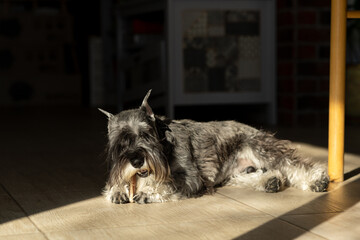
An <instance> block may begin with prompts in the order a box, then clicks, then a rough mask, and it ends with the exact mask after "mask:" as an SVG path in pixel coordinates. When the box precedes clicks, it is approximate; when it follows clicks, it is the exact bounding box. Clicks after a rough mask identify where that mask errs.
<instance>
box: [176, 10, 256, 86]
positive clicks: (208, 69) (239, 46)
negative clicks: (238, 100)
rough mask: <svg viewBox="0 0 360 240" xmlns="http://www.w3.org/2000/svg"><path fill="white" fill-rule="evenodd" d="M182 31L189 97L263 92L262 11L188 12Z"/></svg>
mask: <svg viewBox="0 0 360 240" xmlns="http://www.w3.org/2000/svg"><path fill="white" fill-rule="evenodd" d="M182 27H183V28H182V33H183V41H182V44H183V46H182V51H183V56H184V59H183V68H184V69H183V76H184V79H183V82H184V91H185V92H186V93H198V92H259V91H260V78H261V54H260V13H259V11H251V10H247V11H244V10H237V11H236V10H235V11H233V10H231V11H224V10H185V11H183V13H182Z"/></svg>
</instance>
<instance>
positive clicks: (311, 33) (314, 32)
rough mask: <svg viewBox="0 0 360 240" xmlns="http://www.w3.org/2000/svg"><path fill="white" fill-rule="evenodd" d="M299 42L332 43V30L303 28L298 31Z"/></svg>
mask: <svg viewBox="0 0 360 240" xmlns="http://www.w3.org/2000/svg"><path fill="white" fill-rule="evenodd" d="M298 40H300V41H304V42H326V43H329V42H330V29H328V28H322V29H317V28H301V29H299V30H298Z"/></svg>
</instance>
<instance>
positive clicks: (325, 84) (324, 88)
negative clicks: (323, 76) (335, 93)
mask: <svg viewBox="0 0 360 240" xmlns="http://www.w3.org/2000/svg"><path fill="white" fill-rule="evenodd" d="M319 91H320V92H329V79H327V80H321V81H320V82H319Z"/></svg>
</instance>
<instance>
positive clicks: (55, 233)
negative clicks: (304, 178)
mask: <svg viewBox="0 0 360 240" xmlns="http://www.w3.org/2000/svg"><path fill="white" fill-rule="evenodd" d="M0 123H1V124H0V133H1V135H0V136H1V137H0V162H1V165H0V166H1V167H0V239H360V202H359V200H360V174H359V172H360V171H359V167H360V149H359V147H358V144H359V140H360V137H359V136H360V134H359V129H348V134H347V144H346V146H347V151H348V152H349V153H347V154H346V157H345V161H346V168H345V172H346V173H347V175H346V176H347V178H348V179H347V180H346V181H345V182H344V183H343V184H340V185H332V188H334V189H333V190H332V191H330V192H328V193H311V192H301V191H298V190H295V189H291V188H289V189H286V190H285V191H283V192H280V193H276V194H266V193H262V192H255V191H252V190H249V189H238V188H235V187H225V188H221V189H218V191H217V193H215V194H214V195H212V196H209V195H206V196H203V197H200V198H196V199H188V200H184V201H180V202H171V203H163V204H149V205H137V204H126V205H115V204H110V203H108V202H106V201H105V200H104V199H103V198H102V197H101V196H100V192H101V188H102V187H103V185H104V181H105V178H106V166H105V164H104V163H103V161H104V155H103V149H104V146H105V140H106V139H105V132H106V125H105V124H106V120H105V119H104V118H103V116H102V115H101V114H99V113H97V112H96V111H92V110H79V109H70V110H68V109H67V110H66V109H60V110H52V111H49V110H46V111H44V110H41V109H36V110H32V111H29V110H21V109H18V110H12V111H8V112H7V114H2V119H1V120H0ZM277 131H278V136H281V137H286V138H289V139H291V140H294V141H296V142H295V144H296V145H299V147H300V149H301V151H302V152H303V153H304V154H306V155H309V156H312V157H314V158H316V159H321V160H324V161H326V159H327V150H326V141H327V140H326V137H327V136H326V129H301V130H299V129H285V128H279V129H278V130H277Z"/></svg>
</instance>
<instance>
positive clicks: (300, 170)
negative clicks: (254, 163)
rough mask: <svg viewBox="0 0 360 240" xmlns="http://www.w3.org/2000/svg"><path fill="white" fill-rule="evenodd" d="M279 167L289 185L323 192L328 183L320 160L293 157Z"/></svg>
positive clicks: (324, 166) (325, 170)
mask: <svg viewBox="0 0 360 240" xmlns="http://www.w3.org/2000/svg"><path fill="white" fill-rule="evenodd" d="M280 169H281V171H282V172H283V173H284V175H285V176H286V178H287V182H288V185H289V186H291V187H296V188H299V189H302V190H310V191H313V192H325V191H326V190H327V187H328V185H329V177H328V174H327V168H326V165H325V164H322V163H320V162H314V161H312V160H310V159H300V160H299V159H295V160H290V161H289V162H288V163H287V164H283V165H281V166H280Z"/></svg>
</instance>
